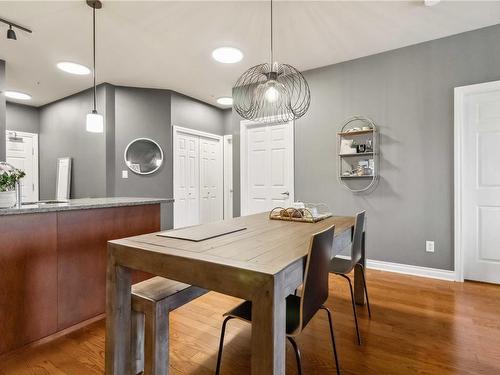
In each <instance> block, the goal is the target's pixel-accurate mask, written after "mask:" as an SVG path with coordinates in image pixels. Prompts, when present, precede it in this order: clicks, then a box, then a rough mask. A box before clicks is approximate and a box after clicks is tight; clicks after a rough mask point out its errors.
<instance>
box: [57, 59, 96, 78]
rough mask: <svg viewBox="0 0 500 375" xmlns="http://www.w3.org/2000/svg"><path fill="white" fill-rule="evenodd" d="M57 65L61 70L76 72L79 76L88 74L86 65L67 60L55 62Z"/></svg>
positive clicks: (88, 70)
mask: <svg viewBox="0 0 500 375" xmlns="http://www.w3.org/2000/svg"><path fill="white" fill-rule="evenodd" d="M57 67H58V68H59V69H61V70H62V71H63V72H66V73H71V74H77V75H79V76H83V75H86V74H90V69H89V68H87V67H86V66H84V65H81V64H77V63H73V62H69V61H62V62H60V63H57Z"/></svg>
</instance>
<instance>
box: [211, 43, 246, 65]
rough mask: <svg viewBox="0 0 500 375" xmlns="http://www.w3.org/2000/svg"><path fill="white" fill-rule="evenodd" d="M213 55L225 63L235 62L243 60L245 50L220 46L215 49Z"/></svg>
mask: <svg viewBox="0 0 500 375" xmlns="http://www.w3.org/2000/svg"><path fill="white" fill-rule="evenodd" d="M212 57H213V58H214V59H215V60H217V61H218V62H221V63H224V64H234V63H237V62H238V61H241V59H242V58H243V52H241V51H240V50H239V49H237V48H233V47H220V48H217V49H214V50H213V52H212Z"/></svg>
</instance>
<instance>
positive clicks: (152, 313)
mask: <svg viewBox="0 0 500 375" xmlns="http://www.w3.org/2000/svg"><path fill="white" fill-rule="evenodd" d="M206 292H207V291H206V290H205V289H202V288H198V287H195V286H192V285H188V284H184V283H180V282H178V281H173V280H169V279H165V278H163V277H153V278H151V279H149V280H145V281H142V282H140V283H137V284H134V285H133V286H132V314H131V315H132V317H131V319H132V338H131V346H132V347H131V353H132V364H131V368H132V369H133V371H135V372H133V373H135V374H138V373H140V372H142V371H144V375H166V374H168V342H169V339H168V337H169V323H168V318H169V312H170V311H172V310H175V309H176V308H178V307H180V306H182V305H184V304H186V303H188V302H190V301H192V300H193V299H195V298H198V297H199V296H201V295H203V294H205V293H206Z"/></svg>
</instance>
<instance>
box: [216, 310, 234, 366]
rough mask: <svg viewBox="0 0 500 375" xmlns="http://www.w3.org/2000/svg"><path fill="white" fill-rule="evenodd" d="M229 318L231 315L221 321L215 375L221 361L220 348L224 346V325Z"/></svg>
mask: <svg viewBox="0 0 500 375" xmlns="http://www.w3.org/2000/svg"><path fill="white" fill-rule="evenodd" d="M231 319H233V317H232V316H228V317H227V318H226V319H224V322H223V323H222V331H221V333H220V342H219V353H218V354H217V367H216V370H215V375H219V374H220V365H221V361H222V349H223V348H224V336H225V335H226V325H227V322H229V321H230V320H231Z"/></svg>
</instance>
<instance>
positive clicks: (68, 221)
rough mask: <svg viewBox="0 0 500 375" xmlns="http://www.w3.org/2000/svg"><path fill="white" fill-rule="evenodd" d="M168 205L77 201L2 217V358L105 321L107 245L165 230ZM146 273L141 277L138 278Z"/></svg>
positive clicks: (137, 276) (117, 200) (143, 201)
mask: <svg viewBox="0 0 500 375" xmlns="http://www.w3.org/2000/svg"><path fill="white" fill-rule="evenodd" d="M168 201H169V200H153V199H143V198H138V199H135V200H134V199H130V198H127V199H125V198H106V199H100V200H98V199H96V200H90V199H87V200H73V201H70V203H68V204H66V205H44V206H41V205H37V207H38V209H37V207H31V208H30V207H26V208H24V207H23V208H21V209H20V210H19V211H17V212H16V211H15V209H10V210H7V211H2V212H0V355H3V354H5V353H8V352H10V351H12V350H15V349H17V348H20V347H22V346H24V345H26V344H29V343H32V342H34V341H37V340H40V339H43V338H46V337H48V336H51V335H54V334H57V333H59V332H61V331H64V330H70V329H71V328H72V327H79V326H81V325H83V324H85V323H86V322H90V321H93V320H95V319H96V318H99V317H102V316H103V313H104V311H105V302H106V301H105V299H106V248H107V241H109V240H113V239H118V238H123V237H128V236H134V235H139V234H144V233H151V232H156V231H159V230H160V203H164V202H168ZM147 277H148V275H146V274H143V273H138V272H137V273H136V274H135V275H134V279H135V280H134V281H138V280H143V279H145V278H147Z"/></svg>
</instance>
